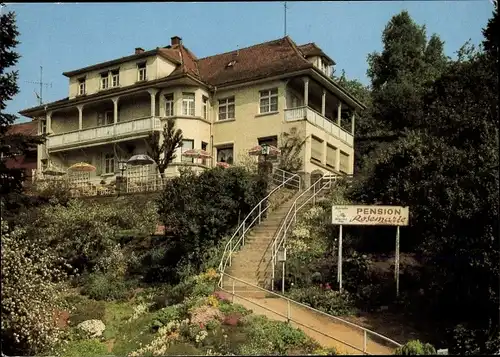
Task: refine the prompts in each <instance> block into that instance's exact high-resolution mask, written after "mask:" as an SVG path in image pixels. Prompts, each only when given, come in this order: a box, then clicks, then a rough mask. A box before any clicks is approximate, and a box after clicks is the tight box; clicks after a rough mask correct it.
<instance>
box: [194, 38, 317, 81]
mask: <svg viewBox="0 0 500 357" xmlns="http://www.w3.org/2000/svg"><path fill="white" fill-rule="evenodd" d="M233 61H234V63H233V64H232V65H230V66H228V64H229V63H232V62H233ZM311 67H312V64H311V63H309V62H308V61H307V60H306V59H305V58H304V57H303V55H302V54H301V53H300V52H299V51H298V49H297V47H296V45H295V44H294V43H293V41H292V40H291V39H290V38H289V37H284V38H281V39H279V40H274V41H270V42H265V43H260V44H258V45H255V46H251V47H247V48H242V49H239V50H237V51H231V52H226V53H222V54H219V55H215V56H210V57H205V58H201V59H199V60H198V68H199V71H200V76H201V80H203V81H204V82H206V83H209V84H212V85H225V84H230V83H237V82H243V81H250V80H255V79H259V78H265V77H269V76H274V75H280V74H284V73H288V72H293V71H298V70H301V69H306V68H311Z"/></svg>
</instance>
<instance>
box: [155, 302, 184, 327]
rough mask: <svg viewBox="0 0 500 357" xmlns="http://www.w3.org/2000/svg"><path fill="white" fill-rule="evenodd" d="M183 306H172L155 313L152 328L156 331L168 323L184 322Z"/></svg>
mask: <svg viewBox="0 0 500 357" xmlns="http://www.w3.org/2000/svg"><path fill="white" fill-rule="evenodd" d="M181 307H182V306H181V305H180V304H177V305H172V306H167V307H165V308H163V309H161V310H158V311H156V312H155V314H154V316H153V318H152V322H151V328H152V329H153V330H154V331H155V330H158V329H159V328H160V327H162V326H164V325H166V324H167V323H168V322H170V321H173V320H182V319H183V318H184V317H185V314H184V311H182V309H181Z"/></svg>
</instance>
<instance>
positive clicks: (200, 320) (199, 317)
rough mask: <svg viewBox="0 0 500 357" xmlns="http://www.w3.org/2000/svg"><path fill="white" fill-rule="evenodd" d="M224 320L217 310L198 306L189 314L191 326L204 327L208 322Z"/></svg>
mask: <svg viewBox="0 0 500 357" xmlns="http://www.w3.org/2000/svg"><path fill="white" fill-rule="evenodd" d="M223 319H224V314H223V313H222V312H220V311H219V309H217V308H214V307H211V306H207V305H205V306H200V307H198V308H196V309H194V310H193V311H192V312H191V323H193V324H197V325H199V324H203V325H206V324H207V322H209V321H210V320H219V321H222V320H223Z"/></svg>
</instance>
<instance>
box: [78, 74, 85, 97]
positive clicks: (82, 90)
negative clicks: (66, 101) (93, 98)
mask: <svg viewBox="0 0 500 357" xmlns="http://www.w3.org/2000/svg"><path fill="white" fill-rule="evenodd" d="M85 91H86V88H85V78H79V79H78V95H84V94H85Z"/></svg>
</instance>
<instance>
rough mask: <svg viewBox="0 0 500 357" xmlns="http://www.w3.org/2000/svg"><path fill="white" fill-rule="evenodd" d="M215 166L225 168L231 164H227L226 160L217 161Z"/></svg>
mask: <svg viewBox="0 0 500 357" xmlns="http://www.w3.org/2000/svg"><path fill="white" fill-rule="evenodd" d="M217 166H219V167H222V168H224V169H227V168H228V167H230V166H231V165H229V164H228V163H227V162H218V163H217Z"/></svg>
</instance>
